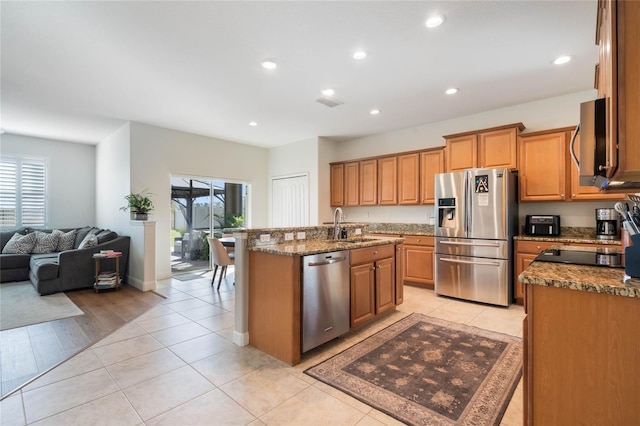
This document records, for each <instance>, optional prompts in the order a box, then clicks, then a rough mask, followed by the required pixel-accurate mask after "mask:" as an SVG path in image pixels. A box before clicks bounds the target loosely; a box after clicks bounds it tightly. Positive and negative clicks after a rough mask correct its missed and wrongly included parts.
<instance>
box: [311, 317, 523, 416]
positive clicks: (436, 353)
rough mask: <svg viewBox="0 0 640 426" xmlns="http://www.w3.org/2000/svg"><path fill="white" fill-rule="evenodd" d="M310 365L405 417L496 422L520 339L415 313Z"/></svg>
mask: <svg viewBox="0 0 640 426" xmlns="http://www.w3.org/2000/svg"><path fill="white" fill-rule="evenodd" d="M305 373H306V374H308V375H310V376H312V377H314V378H316V379H318V380H320V381H322V382H324V383H327V384H328V385H330V386H333V387H334V388H336V389H339V390H341V391H343V392H345V393H347V394H349V395H351V396H353V397H355V398H357V399H359V400H361V401H363V402H365V403H366V404H368V405H371V406H372V407H375V408H376V409H378V410H380V411H383V412H385V413H387V414H389V415H390V416H392V417H395V418H396V419H398V420H400V421H402V422H405V423H407V424H411V425H462V424H466V425H498V424H499V423H500V420H501V419H502V416H503V415H504V412H505V410H506V408H507V405H508V404H509V401H510V399H511V396H512V395H513V392H514V390H515V388H516V386H517V384H518V380H519V379H520V376H521V373H522V341H521V339H519V338H517V337H512V336H508V335H504V334H500V333H495V332H492V331H487V330H482V329H479V328H475V327H470V326H467V325H464V324H457V323H452V322H449V321H444V320H441V319H437V318H431V317H428V316H426V315H422V314H417V313H414V314H411V315H409V316H408V317H405V318H403V319H401V320H400V321H398V322H396V323H395V324H392V325H391V326H389V327H387V328H385V329H384V330H381V331H379V332H378V333H376V334H374V335H373V336H371V337H369V338H367V339H365V340H364V341H362V342H360V343H357V344H356V345H354V346H352V347H351V348H349V349H347V350H345V351H343V352H342V353H340V354H338V355H335V356H334V357H332V358H330V359H328V360H326V361H324V362H322V363H320V364H318V365H316V366H315V367H311V368H309V369H308V370H306V371H305Z"/></svg>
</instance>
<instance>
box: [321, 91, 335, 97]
mask: <svg viewBox="0 0 640 426" xmlns="http://www.w3.org/2000/svg"><path fill="white" fill-rule="evenodd" d="M334 93H335V91H334V90H333V89H324V90H322V94H323V95H325V96H333V94H334Z"/></svg>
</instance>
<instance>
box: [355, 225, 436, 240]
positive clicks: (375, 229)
mask: <svg viewBox="0 0 640 426" xmlns="http://www.w3.org/2000/svg"><path fill="white" fill-rule="evenodd" d="M434 228H435V227H434V226H433V225H426V224H423V223H370V224H369V225H368V226H367V228H366V229H367V231H366V232H367V233H368V234H373V235H375V234H396V235H424V236H427V237H433V236H434Z"/></svg>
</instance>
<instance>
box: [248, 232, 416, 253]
mask: <svg viewBox="0 0 640 426" xmlns="http://www.w3.org/2000/svg"><path fill="white" fill-rule="evenodd" d="M402 242H404V239H403V238H393V237H366V236H365V237H363V238H349V239H347V240H306V241H292V242H287V243H279V244H265V245H255V246H253V247H249V248H248V250H249V251H260V252H264V253H271V254H278V255H284V256H307V255H310V254H318V253H329V252H332V251H340V250H352V249H358V248H364V247H374V246H379V245H384V244H400V243H402Z"/></svg>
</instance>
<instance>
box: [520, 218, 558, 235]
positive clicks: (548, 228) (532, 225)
mask: <svg viewBox="0 0 640 426" xmlns="http://www.w3.org/2000/svg"><path fill="white" fill-rule="evenodd" d="M524 233H525V234H527V235H536V236H558V235H560V216H557V215H529V214H528V215H527V216H526V217H525V222H524Z"/></svg>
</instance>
